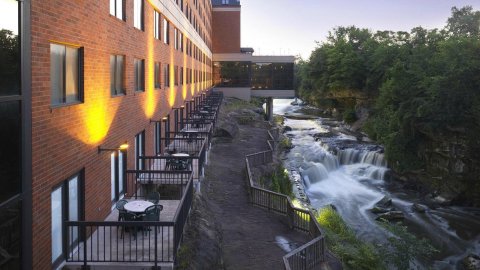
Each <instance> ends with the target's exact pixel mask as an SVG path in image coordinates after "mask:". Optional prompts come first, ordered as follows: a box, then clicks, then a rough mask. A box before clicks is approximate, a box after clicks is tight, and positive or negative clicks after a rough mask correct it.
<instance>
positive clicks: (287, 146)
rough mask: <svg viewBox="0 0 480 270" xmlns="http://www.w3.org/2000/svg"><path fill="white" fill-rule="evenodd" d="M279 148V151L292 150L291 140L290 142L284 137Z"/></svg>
mask: <svg viewBox="0 0 480 270" xmlns="http://www.w3.org/2000/svg"><path fill="white" fill-rule="evenodd" d="M279 146H280V148H281V149H284V150H288V149H292V148H293V144H292V140H290V138H287V137H285V138H283V139H282V140H281V141H280V143H279Z"/></svg>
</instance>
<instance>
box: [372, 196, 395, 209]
mask: <svg viewBox="0 0 480 270" xmlns="http://www.w3.org/2000/svg"><path fill="white" fill-rule="evenodd" d="M375 206H377V207H380V208H389V207H392V198H390V196H384V197H383V198H382V199H381V200H380V201H378V202H377V203H376V204H375Z"/></svg>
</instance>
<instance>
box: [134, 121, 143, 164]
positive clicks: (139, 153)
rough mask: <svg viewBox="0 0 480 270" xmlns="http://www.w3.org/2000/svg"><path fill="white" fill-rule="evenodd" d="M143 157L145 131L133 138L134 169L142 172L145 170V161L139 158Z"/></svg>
mask: <svg viewBox="0 0 480 270" xmlns="http://www.w3.org/2000/svg"><path fill="white" fill-rule="evenodd" d="M143 156H145V130H144V131H142V132H140V133H138V134H137V135H136V136H135V169H136V170H143V169H144V168H145V162H144V161H145V160H143V159H140V157H143Z"/></svg>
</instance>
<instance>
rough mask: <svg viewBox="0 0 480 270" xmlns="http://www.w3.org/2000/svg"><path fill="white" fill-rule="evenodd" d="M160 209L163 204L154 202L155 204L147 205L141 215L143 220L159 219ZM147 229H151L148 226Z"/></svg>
mask: <svg viewBox="0 0 480 270" xmlns="http://www.w3.org/2000/svg"><path fill="white" fill-rule="evenodd" d="M162 210H163V205H158V204H156V205H152V206H149V207H148V208H147V209H145V214H144V215H143V216H142V220H143V221H160V211H162ZM147 230H151V229H150V228H148V229H147ZM145 233H146V232H145ZM157 233H158V232H157Z"/></svg>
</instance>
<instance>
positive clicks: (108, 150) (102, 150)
mask: <svg viewBox="0 0 480 270" xmlns="http://www.w3.org/2000/svg"><path fill="white" fill-rule="evenodd" d="M127 149H128V143H127V142H124V143H122V144H121V145H120V146H119V147H117V148H102V147H101V146H100V145H99V146H98V153H99V154H100V153H101V152H104V151H105V152H113V151H118V150H120V151H124V150H127Z"/></svg>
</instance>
